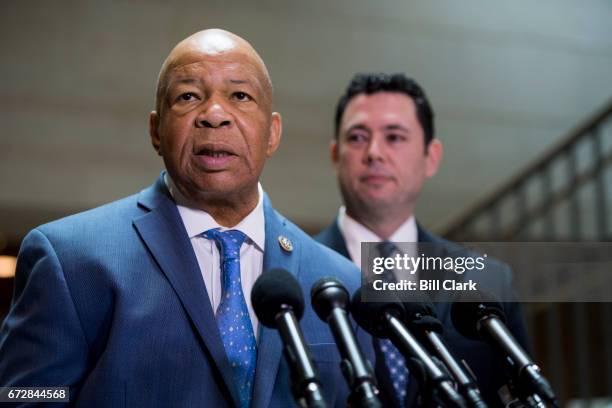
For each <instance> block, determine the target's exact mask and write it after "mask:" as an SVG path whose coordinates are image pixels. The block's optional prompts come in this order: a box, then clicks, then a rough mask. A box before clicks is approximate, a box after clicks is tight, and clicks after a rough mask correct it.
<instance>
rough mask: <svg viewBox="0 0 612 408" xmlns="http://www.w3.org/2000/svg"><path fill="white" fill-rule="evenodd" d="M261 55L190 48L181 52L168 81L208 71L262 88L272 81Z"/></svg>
mask: <svg viewBox="0 0 612 408" xmlns="http://www.w3.org/2000/svg"><path fill="white" fill-rule="evenodd" d="M264 69H265V68H263V67H262V66H261V64H260V63H259V61H258V59H257V58H254V57H253V56H252V55H249V53H244V52H236V51H233V50H232V51H229V52H221V53H215V54H209V53H202V52H199V51H188V52H185V53H182V54H180V55H177V57H176V58H175V59H174V60H173V61H170V63H169V64H168V66H167V69H166V73H165V76H166V81H167V82H168V83H169V84H171V83H175V82H176V81H179V82H180V81H181V80H183V79H185V78H201V79H203V78H202V76H204V77H205V76H206V75H208V74H212V73H214V74H216V75H221V76H224V77H226V78H225V79H226V80H228V81H229V80H232V81H234V82H236V81H243V82H244V81H246V82H252V83H254V84H255V85H258V86H260V87H262V88H266V84H269V79H268V78H267V72H266V71H264Z"/></svg>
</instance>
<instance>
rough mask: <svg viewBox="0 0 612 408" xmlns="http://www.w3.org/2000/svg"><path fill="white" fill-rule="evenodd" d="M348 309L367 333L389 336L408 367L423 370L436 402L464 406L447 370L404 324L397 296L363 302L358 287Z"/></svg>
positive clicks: (403, 315)
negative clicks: (378, 300)
mask: <svg viewBox="0 0 612 408" xmlns="http://www.w3.org/2000/svg"><path fill="white" fill-rule="evenodd" d="M351 311H352V314H353V317H354V318H355V320H356V321H357V324H359V325H360V326H361V327H363V328H364V329H365V330H366V331H367V332H368V333H370V334H372V335H373V336H376V337H380V338H383V339H386V338H389V339H391V342H392V343H393V345H395V347H397V348H398V349H399V350H400V351H401V352H402V354H403V355H404V356H405V357H406V361H407V362H411V363H413V364H412V365H411V367H410V369H411V370H414V371H416V372H418V371H422V372H423V373H424V374H425V376H426V379H427V381H428V383H430V384H431V385H432V386H433V390H435V392H434V393H433V396H434V398H435V399H437V400H438V403H440V404H441V405H442V406H448V407H461V408H464V407H466V405H465V401H464V399H463V397H462V396H461V395H460V394H459V393H458V392H457V391H456V390H455V388H454V387H453V384H452V382H451V381H450V380H449V378H448V376H447V375H446V373H445V372H444V371H442V369H441V368H440V367H439V366H438V364H437V363H436V362H435V361H434V360H432V358H431V357H430V356H429V354H428V353H427V352H426V351H425V349H423V347H422V346H421V345H420V344H419V342H418V341H417V340H416V339H415V338H414V336H413V335H412V334H411V333H410V332H409V331H408V329H407V328H406V326H405V325H404V323H403V320H404V318H405V310H404V306H403V305H402V303H400V301H399V300H397V299H396V298H392V297H391V295H387V301H386V302H364V301H362V300H361V289H358V290H357V292H355V294H354V295H353V298H352V302H351ZM416 362H418V364H416Z"/></svg>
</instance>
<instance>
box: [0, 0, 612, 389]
mask: <svg viewBox="0 0 612 408" xmlns="http://www.w3.org/2000/svg"><path fill="white" fill-rule="evenodd" d="M610 21H612V3H610V2H608V1H604V0H601V1H595V0H593V1H588V2H579V1H565V0H558V1H557V0H555V1H551V0H548V1H546V0H545V1H539V2H532V1H525V0H519V1H513V2H508V1H502V0H495V1H493V0H488V1H485V0H480V1H477V0H467V1H461V2H456V1H450V0H435V1H427V2H425V1H419V2H417V1H404V0H386V1H368V0H338V1H333V2H330V1H323V0H312V1H304V2H297V1H282V2H281V1H269V0H268V1H258V2H253V1H252V2H247V1H244V2H240V1H233V0H224V1H178V2H172V3H170V2H166V1H155V0H151V1H144V0H142V1H137V0H135V1H130V2H124V1H117V0H115V1H113V0H111V1H105V2H100V1H98V2H94V1H27V2H15V1H13V2H8V1H5V2H2V3H1V4H0V52H1V55H2V57H1V58H2V63H1V64H0V124H1V127H0V253H4V254H9V255H11V254H12V255H14V254H15V253H16V252H17V249H18V245H19V242H20V239H21V238H22V236H23V235H24V233H25V232H26V231H27V230H29V229H31V228H32V227H34V226H36V225H38V224H40V223H42V222H45V221H48V220H51V219H55V218H58V217H60V216H63V215H66V214H70V213H73V212H77V211H80V210H83V209H87V208H91V207H94V206H97V205H100V204H102V203H106V202H109V201H112V200H114V199H117V198H120V197H123V196H126V195H129V194H132V193H134V192H136V191H139V190H140V189H142V188H144V187H145V186H147V185H149V184H150V183H151V182H153V181H154V179H155V178H156V177H157V175H158V174H159V172H160V170H161V169H162V163H161V160H160V159H159V158H158V157H157V155H156V154H155V153H154V151H153V150H152V148H151V147H150V144H149V140H148V134H147V117H148V113H149V111H150V110H151V109H152V107H153V96H154V86H155V81H156V77H157V73H158V70H159V67H160V65H161V62H162V61H163V59H164V58H165V56H166V55H167V53H168V51H169V50H170V49H171V48H172V46H173V45H174V44H175V43H176V42H177V41H179V40H180V39H182V38H184V37H185V36H187V35H189V34H191V33H193V32H195V31H197V30H200V29H202V28H211V27H220V28H225V29H228V30H230V31H233V32H235V33H237V34H239V35H241V36H243V37H244V38H246V39H248V40H249V41H250V42H251V43H252V44H253V46H254V47H255V48H256V49H257V50H258V51H259V52H260V54H261V56H262V57H263V59H264V60H265V62H266V63H267V65H268V69H269V71H270V74H271V76H272V80H273V83H274V87H275V109H276V110H277V111H279V112H281V113H282V115H283V118H284V135H283V141H282V144H281V148H280V149H279V151H278V152H277V154H276V155H275V156H274V157H273V158H272V159H271V160H270V161H269V162H268V164H267V167H266V170H265V173H264V176H263V186H264V189H265V190H266V191H267V192H268V193H269V194H270V196H271V197H272V200H273V203H274V204H275V206H276V207H277V208H278V209H279V210H280V211H281V212H282V213H284V214H285V215H287V216H288V217H289V218H291V219H292V220H294V221H295V222H296V223H298V224H299V225H301V226H302V227H304V228H305V229H306V230H307V231H309V232H316V231H318V230H319V229H321V228H322V227H323V226H325V225H326V224H327V223H328V222H329V221H330V220H331V219H332V218H333V217H334V216H335V214H336V211H337V209H338V206H339V205H340V198H339V194H338V192H337V188H336V183H335V178H334V177H333V169H332V167H331V165H330V163H329V153H328V144H329V140H330V138H331V137H332V131H333V130H332V129H333V124H332V118H333V112H334V107H335V103H336V101H337V98H338V96H339V95H340V94H341V93H342V91H343V89H344V87H345V86H346V84H347V82H348V80H349V79H350V77H351V76H352V74H353V73H354V72H356V71H385V72H400V71H403V72H407V73H408V74H410V75H411V76H413V77H414V78H415V79H416V80H417V81H418V82H420V83H421V84H422V85H423V87H424V88H425V90H426V92H427V93H428V95H429V97H430V99H431V102H432V104H433V106H434V110H435V112H436V119H437V122H436V124H437V136H438V137H439V138H440V139H441V140H442V141H443V143H444V145H445V157H444V161H443V163H442V168H441V171H440V172H439V174H438V175H437V176H436V177H435V178H434V179H433V180H432V181H431V182H430V183H429V184H428V185H427V187H426V190H425V192H424V194H423V197H422V198H421V200H420V205H419V207H418V208H417V216H418V218H419V220H420V221H421V222H422V223H423V224H424V225H425V226H426V227H428V228H430V229H433V230H434V231H445V229H446V228H447V227H448V226H449V225H451V224H452V223H453V221H456V219H457V217H459V216H460V215H461V214H464V213H465V211H466V208H469V207H473V206H474V204H475V203H477V202H479V201H481V200H482V199H483V197H486V196H488V195H490V194H491V192H492V191H494V190H495V189H498V188H499V187H500V185H503V184H504V183H506V182H507V180H509V179H510V178H511V176H513V175H515V174H517V173H519V172H520V171H521V170H522V169H524V168H525V166H527V165H528V163H531V162H533V160H535V159H536V158H538V157H541V156H542V155H544V154H546V152H549V151H550V149H551V148H552V147H553V146H555V145H556V144H558V143H560V140H561V139H563V137H564V135H566V134H568V133H570V132H571V131H572V129H574V128H576V126H578V125H579V124H580V123H582V122H583V121H584V120H586V118H588V117H590V116H592V115H593V114H594V113H595V112H597V111H601V110H602V109H604V110H605V109H606V106H608V104H609V101H610V98H611V97H612V69H611V67H612V24H611V23H610ZM603 132H604V134H605V135H608V136H609V135H610V129H609V128H605V129H604V130H603ZM611 140H612V139H611V138H609V137H605V138H603V139H602V143H603V147H602V149H603V150H605V151H608V150H609V149H610V148H611V147H612V141H611ZM587 156H588V155H587ZM589 157H590V156H588V157H587V162H589V160H590V159H589ZM601 180H603V181H600V182H601V183H603V184H610V178H609V177H608V178H602V179H601ZM611 190H612V189H607V190H604V191H607V192H606V193H605V194H604V196H603V200H604V203H606V204H607V203H608V202H609V197H610V195H609V194H610V191H611ZM606 211H607V212H609V208H608V206H606V207H605V208H604V212H606ZM592 212H593V211H587V213H592ZM592 218H593V217H591V219H592ZM597 222H598V221H597V219H595V221H593V222H592V223H591V224H592V225H591V224H589V225H591V227H589V229H590V230H593V231H594V230H595V229H596V225H597ZM558 223H559V224H562V225H564V224H565V223H564V222H563V221H558ZM570 232H571V231H570ZM597 237H599V238H600V239H601V237H602V235H598V236H595V235H593V234H591V235H588V234H587V238H591V239H593V238H597ZM468 238H470V237H468ZM471 238H473V239H477V238H478V236H476V237H471ZM572 238H573V239H579V238H581V237H578V236H577V235H574V236H572V235H571V234H569V235H568V234H566V235H565V236H564V239H572ZM7 262H10V260H8V261H7ZM0 281H2V280H1V279H0ZM6 282H7V280H4V283H2V284H1V285H0V300H2V302H3V305H8V298H9V297H10V287H11V284H9V283H6ZM2 288H4V289H2ZM4 307H5V308H6V307H8V306H4ZM1 308H2V307H1V306H0V316H1V315H2V310H1ZM603 316H604V318H605V316H609V315H605V314H604V315H603ZM535 321H536V320H533V321H532V325H533V324H534V323H533V322H535ZM542 347H543V348H544V349H546V348H547V343H544V344H543V346H542ZM606 347H608V354H607V355H608V356H609V354H610V352H609V348H610V347H609V345H606ZM607 358H610V357H607ZM586 369H587V370H588V367H587V368H586ZM602 370H604V371H605V368H602ZM559 381H561V380H559ZM567 381H569V380H567ZM567 381H566V382H565V383H564V384H565V385H566V386H567V388H568V389H572V390H573V389H578V388H579V385H580V384H578V385H576V384H574V383H571V382H567ZM607 381H610V380H607ZM608 385H610V382H608ZM602 387H603V386H602ZM611 387H612V386H611ZM583 388H584V387H583ZM598 389H599V388H598ZM601 389H603V388H601ZM589 392H590V391H589V390H588V389H587V390H586V391H584V393H587V394H588V393H589ZM597 392H599V391H597ZM597 392H595V394H597ZM573 394H575V393H573V391H570V392H569V393H568V394H567V395H573ZM591 394H593V392H591Z"/></svg>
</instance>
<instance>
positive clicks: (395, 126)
mask: <svg viewBox="0 0 612 408" xmlns="http://www.w3.org/2000/svg"><path fill="white" fill-rule="evenodd" d="M383 129H384V130H403V131H404V132H410V129H409V128H407V127H406V126H404V125H400V124H399V123H392V124H390V125H386V126H385V127H384V128H383Z"/></svg>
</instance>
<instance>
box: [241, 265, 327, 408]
mask: <svg viewBox="0 0 612 408" xmlns="http://www.w3.org/2000/svg"><path fill="white" fill-rule="evenodd" d="M251 303H252V304H253V309H254V310H255V314H256V315H257V318H258V319H259V321H260V322H261V324H263V325H264V326H266V327H269V328H275V329H278V332H279V333H280V336H281V338H282V340H283V344H284V345H285V347H284V354H285V358H286V359H287V362H288V363H289V368H290V370H291V380H292V392H293V397H294V398H295V401H296V403H297V404H298V405H299V406H300V407H308V408H325V407H327V404H326V403H325V400H324V399H323V394H322V393H321V381H320V380H319V376H318V374H317V371H316V369H315V367H314V364H313V363H312V360H311V358H310V354H309V352H308V350H307V349H306V344H305V342H304V336H303V334H302V330H301V329H300V325H299V323H298V320H299V319H301V318H302V315H303V313H304V297H303V295H302V289H301V288H300V285H299V283H298V282H297V281H296V280H295V278H294V277H293V276H292V275H291V274H290V273H289V272H287V271H286V270H284V269H272V270H270V271H268V272H264V273H262V274H261V276H260V277H259V278H257V281H255V284H254V285H253V290H252V291H251Z"/></svg>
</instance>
